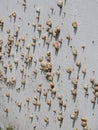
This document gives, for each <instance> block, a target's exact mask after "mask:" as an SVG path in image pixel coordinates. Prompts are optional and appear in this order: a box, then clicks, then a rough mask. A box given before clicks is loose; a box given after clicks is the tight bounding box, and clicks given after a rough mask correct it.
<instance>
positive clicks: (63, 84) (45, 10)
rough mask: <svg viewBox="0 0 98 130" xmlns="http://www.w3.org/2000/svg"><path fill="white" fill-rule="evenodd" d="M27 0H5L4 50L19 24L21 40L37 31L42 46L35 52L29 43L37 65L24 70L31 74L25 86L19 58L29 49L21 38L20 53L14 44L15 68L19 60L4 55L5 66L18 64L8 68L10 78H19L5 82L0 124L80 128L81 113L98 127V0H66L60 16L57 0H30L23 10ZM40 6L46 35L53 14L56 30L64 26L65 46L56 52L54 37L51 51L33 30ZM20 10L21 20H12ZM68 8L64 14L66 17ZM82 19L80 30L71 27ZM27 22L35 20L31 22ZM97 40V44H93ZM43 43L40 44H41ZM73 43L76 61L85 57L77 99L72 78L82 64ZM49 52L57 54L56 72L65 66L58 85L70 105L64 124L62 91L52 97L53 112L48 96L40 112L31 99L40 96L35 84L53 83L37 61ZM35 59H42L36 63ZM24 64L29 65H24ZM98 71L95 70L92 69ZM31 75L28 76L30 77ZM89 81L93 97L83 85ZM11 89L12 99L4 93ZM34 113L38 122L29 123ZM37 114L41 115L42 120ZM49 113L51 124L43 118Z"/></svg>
mask: <svg viewBox="0 0 98 130" xmlns="http://www.w3.org/2000/svg"><path fill="white" fill-rule="evenodd" d="M22 2H23V1H22V0H0V18H2V19H3V21H4V28H3V31H1V32H0V39H2V40H3V47H2V52H5V45H6V43H7V38H8V35H7V33H6V30H8V29H10V30H11V35H13V34H14V32H15V31H16V30H17V28H18V27H20V30H19V36H18V40H19V39H20V38H21V37H23V36H25V37H26V42H25V46H26V44H28V43H32V36H34V35H36V36H37V38H38V39H37V45H36V49H35V52H34V53H33V49H32V47H30V54H31V55H32V56H33V62H32V66H31V67H30V68H29V69H26V68H25V67H24V69H25V73H26V75H27V77H26V86H25V89H24V90H23V88H22V87H21V74H20V68H21V66H22V65H23V64H24V63H23V62H22V60H21V58H20V54H21V52H23V53H25V54H27V50H26V49H25V46H24V47H23V46H22V42H20V43H19V44H20V46H22V50H21V51H20V50H19V51H18V52H16V51H15V47H14V46H13V47H12V50H11V54H14V58H17V59H18V60H19V65H18V68H17V70H16V68H15V65H14V59H13V58H8V57H7V55H5V56H4V55H3V58H2V60H3V61H4V63H5V64H6V65H8V63H9V61H10V63H11V64H12V65H13V70H12V72H11V73H10V71H9V69H8V71H7V74H6V75H7V77H8V79H10V78H11V77H13V76H14V77H16V79H17V82H16V86H15V87H14V88H11V87H8V86H7V85H6V84H5V83H4V82H1V81H0V88H1V89H0V126H1V127H2V129H3V130H5V129H6V127H7V126H9V125H12V126H13V127H15V128H14V129H15V130H23V129H24V130H27V129H28V130H32V129H33V127H34V126H36V130H41V129H42V130H44V129H46V130H50V129H51V130H59V129H61V130H64V129H66V130H73V129H74V128H78V129H79V130H82V126H81V117H83V116H86V117H87V119H88V127H89V128H91V130H97V129H98V123H97V121H98V111H97V110H98V104H97V103H96V105H95V108H94V109H92V106H93V104H92V103H91V99H92V97H93V93H92V90H93V89H92V88H91V83H90V78H91V77H93V78H95V80H97V79H98V68H97V67H98V44H97V43H98V1H97V0H66V3H64V0H63V3H64V4H63V8H62V12H61V15H59V7H57V0H27V9H26V11H25V12H24V9H23V6H22ZM51 7H53V8H54V12H53V14H51V10H50V8H51ZM37 8H40V23H41V24H42V26H43V28H44V29H43V30H42V34H46V35H47V33H46V30H45V29H46V21H47V20H48V19H49V17H50V19H51V20H52V22H53V29H54V28H55V27H56V26H57V25H59V26H60V28H61V33H60V37H62V38H63V42H62V47H61V48H60V50H59V52H58V55H55V50H54V48H53V46H52V44H53V41H55V39H54V38H52V41H51V43H50V46H49V50H47V45H45V46H43V41H42V39H41V38H39V35H38V32H37V30H36V31H35V32H34V30H33V27H32V23H33V22H35V23H37V22H36V16H37V14H36V9H37ZM14 11H15V12H16V13H17V17H16V21H15V22H13V18H12V20H11V21H10V19H9V15H10V14H11V13H12V12H14ZM64 13H66V14H65V17H64ZM73 21H77V23H78V29H77V33H76V34H75V33H74V31H73V28H72V22H73ZM28 23H30V25H29V26H28ZM67 34H70V35H71V38H72V40H71V41H70V43H69V46H68V44H67V39H66V35H67ZM92 41H94V43H92ZM39 43H40V46H39ZM71 45H72V48H73V49H74V48H75V49H77V50H78V56H77V60H78V59H79V60H80V61H81V69H80V72H79V79H78V92H77V98H76V101H75V102H74V101H73V99H72V95H71V92H70V90H71V88H72V87H73V85H72V83H71V80H72V79H73V78H76V77H77V67H76V65H75V63H74V60H73V55H72V50H71V48H70V46H71ZM82 45H85V47H86V48H85V50H84V51H83V50H82V48H81V46H82ZM47 51H51V54H52V56H51V58H52V65H53V69H52V73H54V74H55V72H56V70H57V69H58V67H59V66H60V79H59V81H58V82H57V76H56V75H54V83H55V88H56V89H57V95H58V94H59V93H61V94H62V97H63V101H64V102H66V104H67V107H66V110H65V111H64V109H62V112H63V117H64V120H63V124H62V126H61V128H59V122H58V120H57V115H58V113H59V111H60V109H59V105H58V99H57V95H56V98H55V99H52V100H53V101H52V106H51V109H50V111H48V107H47V104H46V102H45V100H44V96H43V94H42V95H41V99H40V103H41V109H40V111H38V110H36V111H34V106H33V104H32V102H33V98H34V96H35V95H38V93H37V92H36V88H37V87H38V84H40V83H42V85H43V89H48V88H49V83H48V82H47V81H46V79H45V75H44V73H42V74H41V71H40V64H39V62H38V59H39V57H44V59H45V55H46V53H47ZM34 60H37V65H36V66H35V64H34ZM24 66H25V64H24ZM68 66H71V67H73V68H74V71H73V72H72V74H71V79H70V80H68V74H67V73H66V71H65V69H66V67H68ZM84 67H86V69H87V74H86V76H85V79H83V74H82V68H84ZM0 70H1V71H2V72H3V74H4V69H3V66H2V63H1V62H0ZM34 70H37V71H38V75H37V77H36V78H34V75H33V71H34ZM93 71H95V74H93ZM28 75H29V77H28ZM85 83H86V84H88V92H89V96H88V98H87V97H85V96H84V95H85V91H84V89H83V85H84V84H85ZM18 87H20V88H21V90H20V93H18V92H17V91H16V89H17V88H18ZM7 91H9V92H10V95H11V98H12V101H11V98H10V100H9V102H7V97H6V96H5V93H6V92H7ZM26 97H30V104H29V106H28V107H27V103H26V101H25V99H26ZM48 98H51V94H50V92H49V95H48ZM15 101H19V102H22V109H21V112H19V109H18V107H17V105H16V104H15ZM4 107H8V110H9V112H8V116H7V117H6V114H5V112H4ZM75 108H78V109H79V117H78V119H77V121H76V122H75V125H74V128H73V127H72V120H71V119H70V114H71V113H72V112H73V110H74V109H75ZM54 109H56V111H57V113H56V115H54V113H53V110H54ZM31 113H33V114H34V119H33V122H32V123H31V122H30V119H29V116H30V114H31ZM36 115H37V116H38V117H39V120H38V121H37V119H36ZM45 116H48V117H49V124H48V126H47V127H46V126H45V122H44V117H45Z"/></svg>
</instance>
